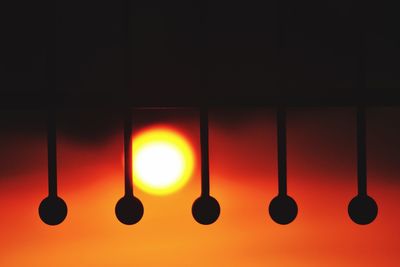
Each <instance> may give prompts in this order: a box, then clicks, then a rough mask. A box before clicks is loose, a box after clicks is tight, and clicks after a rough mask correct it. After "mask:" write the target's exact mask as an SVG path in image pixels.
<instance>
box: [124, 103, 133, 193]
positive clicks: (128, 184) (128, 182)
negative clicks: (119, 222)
mask: <svg viewBox="0 0 400 267" xmlns="http://www.w3.org/2000/svg"><path fill="white" fill-rule="evenodd" d="M124 170H125V175H124V176H125V196H131V195H133V182H132V115H131V111H130V110H127V111H126V113H125V118H124Z"/></svg>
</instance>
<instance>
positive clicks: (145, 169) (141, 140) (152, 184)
mask: <svg viewBox="0 0 400 267" xmlns="http://www.w3.org/2000/svg"><path fill="white" fill-rule="evenodd" d="M132 168H133V170H132V171H133V183H134V185H135V186H137V187H138V188H140V189H141V190H143V191H145V192H147V193H150V194H155V195H166V194H171V193H173V192H176V191H177V190H179V189H180V188H182V187H183V186H184V185H185V184H186V183H187V182H188V180H189V179H190V178H191V176H192V173H193V169H194V155H193V149H192V147H191V146H190V144H189V143H188V141H187V140H186V139H185V137H183V136H182V135H181V134H180V133H179V132H177V131H176V130H173V129H171V128H167V127H153V128H150V129H147V130H144V131H143V132H141V133H139V134H138V135H137V136H135V137H134V139H133V142H132Z"/></svg>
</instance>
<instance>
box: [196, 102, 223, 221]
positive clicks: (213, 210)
mask: <svg viewBox="0 0 400 267" xmlns="http://www.w3.org/2000/svg"><path fill="white" fill-rule="evenodd" d="M200 146H201V196H200V197H199V198H197V199H196V200H195V202H194V203H193V206H192V214H193V217H194V219H195V220H196V221H197V222H198V223H200V224H204V225H208V224H212V223H214V222H215V221H216V220H217V219H218V217H219V214H220V211H221V209H220V206H219V204H218V201H217V200H216V199H215V198H213V197H212V196H210V169H209V160H208V110H207V109H206V108H201V109H200Z"/></svg>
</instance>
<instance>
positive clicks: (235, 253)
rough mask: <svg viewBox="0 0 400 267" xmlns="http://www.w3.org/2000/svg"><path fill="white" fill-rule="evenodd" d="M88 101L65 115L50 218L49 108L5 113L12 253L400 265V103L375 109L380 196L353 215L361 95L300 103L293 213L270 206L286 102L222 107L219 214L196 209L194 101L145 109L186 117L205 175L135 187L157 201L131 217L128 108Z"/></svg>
mask: <svg viewBox="0 0 400 267" xmlns="http://www.w3.org/2000/svg"><path fill="white" fill-rule="evenodd" d="M79 114H80V113H79V112H78V111H73V110H64V111H62V112H61V114H60V116H59V120H60V125H61V126H60V129H59V139H58V177H59V182H58V185H59V190H58V191H59V195H60V196H61V197H62V198H63V199H64V200H65V201H66V203H67V205H68V216H67V218H66V220H65V221H64V222H63V223H62V224H60V225H58V226H48V225H46V224H44V223H42V222H41V220H40V218H39V216H38V205H39V203H40V201H41V200H42V199H43V198H44V197H45V196H46V194H47V150H46V134H45V124H44V119H43V114H42V113H40V112H29V111H19V112H13V111H9V112H2V113H1V116H0V123H1V124H2V131H1V132H0V147H1V150H0V203H1V205H0V236H1V238H0V248H1V249H0V266H7V267H20V266H49V267H50V266H141V267H147V266H371V267H372V266H389V267H390V266H397V265H398V262H399V260H400V255H399V253H398V251H399V250H400V244H399V241H398V237H399V236H400V230H399V227H398V219H399V216H400V215H399V214H400V207H399V205H398V203H399V196H400V180H399V175H400V167H399V166H400V165H399V164H398V163H399V160H400V150H399V149H398V148H399V144H400V141H399V139H398V137H399V136H400V128H399V127H398V126H397V125H399V124H400V109H399V108H372V109H369V110H368V111H367V118H368V119H367V120H368V126H367V130H368V174H369V176H368V192H369V194H370V195H371V196H373V197H374V198H375V200H376V201H377V203H378V205H379V213H378V217H377V219H376V220H375V221H374V222H373V223H372V224H370V225H367V226H359V225H356V224H354V223H353V222H352V221H351V220H350V218H349V217H348V215H347V204H348V202H349V200H350V199H351V198H352V197H354V196H355V194H356V189H357V185H356V142H355V113H354V109H352V108H292V109H289V110H288V120H287V123H288V137H287V138H288V193H289V194H290V195H291V196H292V197H293V198H294V199H295V200H296V201H297V204H298V206H299V214H298V217H297V218H296V220H295V221H294V222H293V223H291V224H289V225H286V226H281V225H277V224H275V223H274V222H273V221H272V220H271V218H270V217H269V214H268V205H269V202H270V200H271V199H272V198H273V197H274V196H275V195H276V193H277V170H276V165H277V162H276V130H275V117H274V115H275V113H274V109H272V108H271V109H261V108H259V109H255V108H253V109H212V110H211V111H210V173H211V195H212V196H214V197H215V198H217V199H218V201H219V203H220V205H221V216H220V218H219V220H218V221H217V222H216V223H214V224H212V225H209V226H203V225H200V224H198V223H196V222H195V220H194V219H193V218H192V214H191V206H192V203H193V201H194V200H195V199H196V198H197V197H198V196H199V194H200V172H199V170H200V169H199V168H200V165H199V156H200V154H199V131H198V112H197V111H196V110H194V109H188V110H185V109H178V110H135V111H134V113H133V131H134V135H135V134H138V133H139V132H140V131H141V129H144V128H145V127H147V126H154V125H159V124H163V125H169V126H171V127H174V128H175V129H177V130H178V131H179V132H180V133H182V134H183V135H184V136H186V137H187V138H188V142H190V144H191V145H192V146H193V148H194V151H195V153H196V155H195V157H196V161H195V172H194V175H193V177H192V178H191V180H190V181H189V182H188V184H187V185H186V186H185V187H183V188H182V189H181V190H180V191H177V192H176V193H174V194H171V195H166V196H156V195H150V194H148V193H145V192H142V191H140V190H139V189H137V188H135V189H134V192H135V195H136V196H137V197H138V198H140V199H141V201H142V202H143V205H144V208H145V212H144V216H143V219H142V220H141V221H140V222H139V223H138V224H136V225H132V226H126V225H123V224H121V223H120V222H119V221H118V220H117V218H116V217H115V213H114V207H115V204H116V202H117V200H118V199H119V198H120V197H121V196H122V195H123V189H124V187H123V161H122V148H123V139H122V121H121V120H119V119H118V117H115V118H114V116H109V114H107V113H105V112H104V111H99V112H92V113H89V115H86V116H80V115H79ZM84 120H87V121H86V125H85V123H83V124H82V122H84ZM88 122H91V123H88ZM82 125H83V126H82ZM76 129H79V130H76Z"/></svg>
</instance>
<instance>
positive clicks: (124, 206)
mask: <svg viewBox="0 0 400 267" xmlns="http://www.w3.org/2000/svg"><path fill="white" fill-rule="evenodd" d="M124 169H125V173H124V176H125V195H124V196H123V197H122V198H121V199H120V200H118V202H117V205H116V206H115V215H116V216H117V218H118V220H119V221H120V222H121V223H123V224H127V225H131V224H135V223H137V222H139V221H140V219H142V217H143V213H144V208H143V204H142V202H141V201H140V200H139V199H138V198H136V197H135V196H134V195H133V183H132V116H131V111H130V110H128V111H127V112H126V114H125V120H124Z"/></svg>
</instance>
